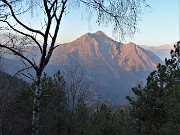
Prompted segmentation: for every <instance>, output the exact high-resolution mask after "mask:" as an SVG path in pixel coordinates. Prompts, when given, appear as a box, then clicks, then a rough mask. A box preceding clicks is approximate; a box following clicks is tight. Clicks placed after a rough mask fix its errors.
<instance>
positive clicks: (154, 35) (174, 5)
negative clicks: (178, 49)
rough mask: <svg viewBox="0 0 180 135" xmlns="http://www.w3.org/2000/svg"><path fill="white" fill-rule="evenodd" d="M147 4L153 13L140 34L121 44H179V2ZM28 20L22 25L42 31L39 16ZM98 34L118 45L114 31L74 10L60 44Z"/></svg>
mask: <svg viewBox="0 0 180 135" xmlns="http://www.w3.org/2000/svg"><path fill="white" fill-rule="evenodd" d="M146 1H147V3H148V4H149V5H150V6H151V9H148V10H147V11H146V12H145V13H144V14H143V16H142V18H141V21H140V22H139V26H138V28H139V29H140V31H139V32H138V33H136V34H135V35H134V37H133V38H126V40H125V41H122V42H134V43H136V44H137V45H163V44H170V43H175V42H177V41H178V40H180V0H146ZM76 10H78V9H76ZM37 14H38V12H37ZM27 16H29V14H28V15H24V14H23V16H22V17H21V18H20V19H21V20H22V21H23V22H28V23H29V22H30V23H31V26H32V27H36V28H38V29H39V27H40V24H41V22H40V21H39V19H38V15H37V16H36V12H35V16H36V17H35V18H34V19H33V20H29V19H30V18H29V17H27ZM26 17H27V18H26ZM31 19H32V18H31ZM0 25H1V24H0ZM98 30H101V31H103V32H104V33H105V34H107V35H108V36H109V37H111V38H113V39H115V40H117V41H119V39H118V38H115V36H113V34H112V28H111V27H109V28H105V27H99V26H98V25H97V24H95V23H94V21H92V22H88V21H87V20H86V19H83V18H82V15H81V13H78V12H76V11H75V10H74V11H73V12H70V13H69V14H67V15H66V16H64V18H63V20H62V22H61V26H60V31H59V35H58V38H57V42H58V43H66V42H71V41H73V40H75V39H77V38H78V37H80V36H81V35H83V34H85V33H87V32H91V33H93V32H96V31H98Z"/></svg>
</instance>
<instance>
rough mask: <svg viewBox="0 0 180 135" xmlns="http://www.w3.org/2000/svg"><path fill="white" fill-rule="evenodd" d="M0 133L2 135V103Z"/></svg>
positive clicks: (0, 106) (0, 107)
mask: <svg viewBox="0 0 180 135" xmlns="http://www.w3.org/2000/svg"><path fill="white" fill-rule="evenodd" d="M0 135H3V131H2V105H0Z"/></svg>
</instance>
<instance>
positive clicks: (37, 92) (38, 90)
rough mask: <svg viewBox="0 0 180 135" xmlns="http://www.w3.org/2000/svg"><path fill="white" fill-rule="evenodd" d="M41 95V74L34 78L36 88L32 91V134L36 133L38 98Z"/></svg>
mask: <svg viewBox="0 0 180 135" xmlns="http://www.w3.org/2000/svg"><path fill="white" fill-rule="evenodd" d="M41 95H42V89H41V76H40V75H39V76H37V80H36V90H35V93H34V104H33V116H32V135H37V134H38V128H39V127H38V126H39V124H38V122H39V112H40V99H41Z"/></svg>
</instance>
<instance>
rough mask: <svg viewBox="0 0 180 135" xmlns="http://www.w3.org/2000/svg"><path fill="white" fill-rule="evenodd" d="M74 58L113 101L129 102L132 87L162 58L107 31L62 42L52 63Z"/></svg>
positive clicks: (106, 98)
mask: <svg viewBox="0 0 180 135" xmlns="http://www.w3.org/2000/svg"><path fill="white" fill-rule="evenodd" d="M70 60H74V61H78V62H79V63H81V64H82V65H83V66H84V67H85V69H86V71H87V76H88V77H89V78H91V79H92V80H93V82H94V83H95V85H97V86H98V87H99V88H100V89H101V90H100V94H102V95H103V97H104V98H105V100H107V101H109V102H125V98H124V97H125V96H126V95H128V94H131V92H130V91H131V88H132V87H133V86H135V85H136V84H137V83H140V84H143V83H144V82H145V78H146V77H147V75H148V74H149V73H150V72H151V71H153V70H154V69H155V68H156V66H157V64H158V63H162V60H161V59H160V58H159V57H158V56H156V55H155V54H154V53H153V52H151V51H148V50H145V49H143V48H142V47H140V46H138V45H136V44H135V43H128V44H123V43H120V42H117V41H114V40H112V39H111V38H109V37H108V36H107V35H105V34H104V33H103V32H101V31H98V32H96V33H86V34H85V35H83V36H81V37H80V38H78V39H76V40H75V41H73V42H70V43H65V44H61V45H60V46H59V47H58V48H57V49H56V50H55V51H54V53H53V57H52V58H51V61H50V63H51V64H56V65H64V64H65V63H69V61H70Z"/></svg>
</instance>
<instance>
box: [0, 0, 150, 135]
mask: <svg viewBox="0 0 180 135" xmlns="http://www.w3.org/2000/svg"><path fill="white" fill-rule="evenodd" d="M146 6H147V4H146V3H145V0H0V24H1V26H0V30H2V31H3V32H5V33H6V32H8V31H9V32H11V33H12V35H13V36H10V38H9V40H5V41H4V42H2V43H0V47H1V48H4V49H7V50H9V51H11V52H12V54H14V55H16V56H18V57H20V58H21V59H23V60H24V61H25V62H26V63H28V64H29V65H30V67H32V68H33V69H34V71H35V73H36V77H35V78H34V79H33V78H32V76H30V78H32V79H33V80H34V81H35V84H36V90H35V92H34V105H33V114H32V135H35V134H38V120H39V114H40V100H41V97H42V88H41V78H42V73H43V71H44V68H45V67H46V65H47V64H48V62H49V60H50V58H51V55H52V53H53V50H54V49H55V48H56V47H57V45H56V44H55V43H56V38H57V35H58V31H59V27H60V24H61V21H62V18H63V15H66V14H69V13H71V11H72V9H75V10H80V11H81V12H83V11H86V12H84V13H88V16H87V17H88V18H93V17H95V19H96V22H97V23H98V24H99V25H101V24H102V25H113V27H114V31H116V32H120V33H121V35H122V36H123V35H125V34H134V33H135V32H136V30H137V22H138V19H139V17H140V14H141V13H142V12H141V11H142V9H143V8H144V7H146ZM34 11H36V13H37V15H39V18H42V20H39V19H38V20H36V21H37V23H38V22H40V23H39V24H40V26H39V25H37V26H38V27H37V28H36V27H31V23H30V21H24V20H23V19H22V18H24V17H25V16H29V15H30V16H32V18H31V17H29V18H27V19H33V13H34ZM22 16H23V17H22ZM18 36H20V37H22V38H21V40H20V41H19V40H18V41H17V37H18ZM39 37H41V39H42V44H41V43H40V42H39V41H38V40H37V38H39ZM24 39H26V40H29V42H30V43H32V42H33V44H34V45H36V46H37V47H38V48H39V52H40V57H39V60H37V61H36V60H35V59H33V58H28V57H26V55H24V54H23V52H22V51H21V48H20V47H19V45H20V44H22V43H23V41H24V43H26V40H24ZM15 41H16V42H15ZM48 41H50V43H49V42H48ZM29 42H28V44H29ZM48 45H49V46H48Z"/></svg>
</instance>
